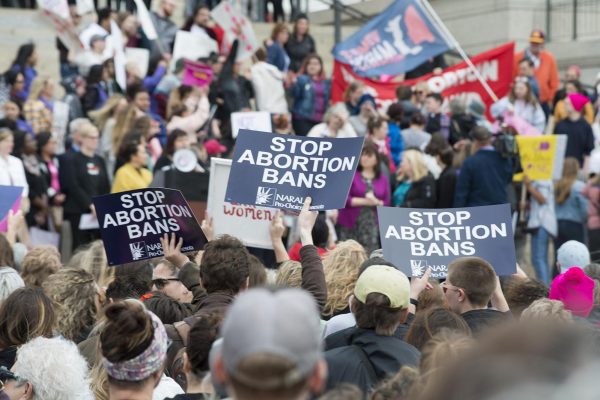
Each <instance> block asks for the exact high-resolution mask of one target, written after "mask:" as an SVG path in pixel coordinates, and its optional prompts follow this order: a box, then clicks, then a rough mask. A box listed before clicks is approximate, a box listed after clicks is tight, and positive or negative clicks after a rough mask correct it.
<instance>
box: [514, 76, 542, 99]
mask: <svg viewBox="0 0 600 400" xmlns="http://www.w3.org/2000/svg"><path fill="white" fill-rule="evenodd" d="M517 83H522V84H524V85H525V87H527V95H526V96H525V102H526V103H529V104H531V105H533V106H535V105H536V104H538V101H537V99H536V98H535V95H534V94H533V90H531V84H530V83H529V80H528V79H527V78H526V77H523V76H517V77H516V78H515V80H514V81H513V86H512V89H511V90H510V93H509V94H508V100H509V101H510V102H511V103H514V102H515V100H516V99H517V96H516V95H515V88H516V87H517Z"/></svg>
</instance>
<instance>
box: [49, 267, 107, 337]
mask: <svg viewBox="0 0 600 400" xmlns="http://www.w3.org/2000/svg"><path fill="white" fill-rule="evenodd" d="M42 288H43V289H44V291H45V292H46V294H47V295H48V297H50V299H51V300H52V302H53V304H54V310H55V311H56V316H57V318H56V319H57V324H56V325H57V329H58V331H59V332H60V333H61V334H62V335H63V336H64V337H65V338H67V339H69V340H73V341H74V342H75V343H79V342H80V341H81V340H83V339H85V337H82V335H84V334H85V333H86V331H87V330H89V329H90V328H91V327H92V326H93V325H94V323H95V322H96V312H97V310H96V303H95V300H96V294H97V292H98V287H97V285H96V283H95V282H94V277H93V276H92V275H91V274H90V273H89V272H86V271H84V270H83V269H78V268H63V269H60V270H59V271H58V272H57V273H55V274H53V275H50V276H49V277H48V279H46V281H45V282H44V284H43V285H42Z"/></svg>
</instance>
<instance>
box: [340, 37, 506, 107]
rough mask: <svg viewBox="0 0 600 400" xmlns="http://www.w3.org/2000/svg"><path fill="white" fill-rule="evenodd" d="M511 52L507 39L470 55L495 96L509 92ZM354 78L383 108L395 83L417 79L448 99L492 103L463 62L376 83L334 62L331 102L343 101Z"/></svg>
mask: <svg viewBox="0 0 600 400" xmlns="http://www.w3.org/2000/svg"><path fill="white" fill-rule="evenodd" d="M514 53H515V44H514V42H510V43H507V44H503V45H502V46H499V47H496V48H495V49H492V50H488V51H486V52H484V53H481V54H478V55H476V56H474V57H471V61H473V64H474V65H475V67H476V68H477V69H479V72H480V73H481V75H482V76H483V79H484V80H485V81H486V82H487V83H488V85H489V86H490V87H491V89H492V90H493V91H494V93H495V94H496V96H498V98H502V97H504V96H506V95H507V94H508V92H509V91H510V86H511V82H512V79H513V68H514V62H513V58H514ZM356 80H358V81H362V82H364V84H365V85H366V86H367V91H368V92H369V93H370V94H372V95H373V96H375V98H376V99H377V103H378V104H379V105H380V106H383V107H387V106H388V105H389V104H391V103H393V102H395V101H396V88H397V87H398V86H414V85H415V84H417V83H418V82H421V81H427V83H428V85H429V89H430V90H431V91H432V92H436V93H441V94H442V96H444V98H448V99H451V98H454V97H456V96H461V97H462V98H464V99H465V101H466V103H467V104H468V102H470V101H471V100H472V99H479V100H481V101H482V102H483V103H484V104H485V105H486V108H488V109H489V106H490V105H491V104H492V103H493V102H494V101H493V100H492V98H491V97H490V95H489V94H487V92H486V91H485V89H484V88H483V86H482V85H481V83H480V82H479V81H478V80H477V78H476V77H475V74H474V73H473V72H472V71H471V70H469V67H468V66H467V63H465V62H462V63H460V64H456V65H454V66H452V67H449V68H446V69H445V70H444V71H443V72H442V73H441V74H440V75H433V74H429V75H425V76H422V77H420V78H417V79H412V80H409V81H399V82H394V79H391V80H390V82H379V81H376V80H372V79H367V78H362V77H360V76H358V75H356V74H354V73H353V72H352V68H351V67H350V66H348V65H347V64H342V63H340V62H337V61H334V67H333V80H332V88H331V99H332V101H333V102H339V101H343V95H344V91H345V90H346V88H347V87H348V85H349V84H350V83H351V82H354V81H356Z"/></svg>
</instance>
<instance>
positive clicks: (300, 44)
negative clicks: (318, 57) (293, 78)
mask: <svg viewBox="0 0 600 400" xmlns="http://www.w3.org/2000/svg"><path fill="white" fill-rule="evenodd" d="M285 51H286V53H287V54H288V56H289V57H290V70H291V71H294V72H298V71H300V67H301V66H302V61H304V59H305V58H306V56H307V55H309V54H311V53H316V52H317V49H316V47H315V41H314V39H313V38H312V36H310V35H309V34H306V35H304V37H303V38H302V40H300V41H298V39H297V38H296V35H294V34H292V35H290V39H289V40H288V41H287V43H286V44H285Z"/></svg>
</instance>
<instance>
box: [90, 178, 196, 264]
mask: <svg viewBox="0 0 600 400" xmlns="http://www.w3.org/2000/svg"><path fill="white" fill-rule="evenodd" d="M93 202H94V206H95V207H96V214H97V216H98V223H99V224H100V233H101V235H102V241H103V242H104V249H105V250H106V256H107V258H108V264H109V265H119V264H126V263H130V262H133V261H139V260H145V259H149V258H155V257H162V256H163V249H162V245H161V243H160V238H161V237H162V236H163V235H164V234H165V233H167V234H169V235H170V234H171V233H175V234H176V235H177V237H181V238H183V246H182V248H181V251H182V252H189V251H196V250H201V249H202V248H203V247H204V245H205V244H206V243H207V240H206V236H204V232H202V229H201V228H200V225H198V221H196V218H195V217H194V214H193V213H192V209H191V208H190V206H189V205H188V203H187V201H185V198H184V197H183V195H182V194H181V192H180V191H179V190H174V189H163V188H151V189H139V190H132V191H129V192H121V193H115V194H109V195H105V196H99V197H94V199H93Z"/></svg>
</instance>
